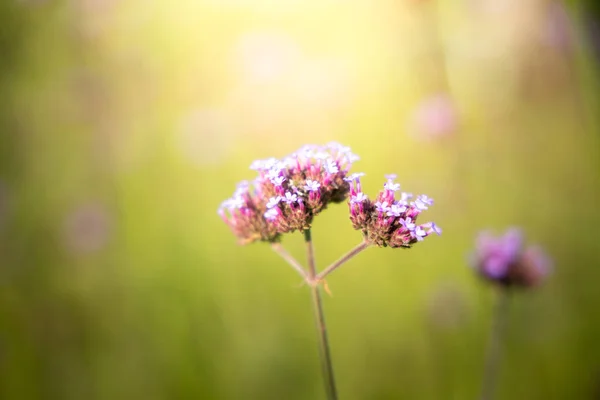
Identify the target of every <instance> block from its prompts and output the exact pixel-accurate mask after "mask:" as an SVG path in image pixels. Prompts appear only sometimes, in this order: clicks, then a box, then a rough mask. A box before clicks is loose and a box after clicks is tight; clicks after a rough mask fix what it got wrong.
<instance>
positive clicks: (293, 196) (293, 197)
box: [282, 192, 298, 204]
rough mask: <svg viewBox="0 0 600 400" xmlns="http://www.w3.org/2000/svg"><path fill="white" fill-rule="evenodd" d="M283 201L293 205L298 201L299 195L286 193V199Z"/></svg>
mask: <svg viewBox="0 0 600 400" xmlns="http://www.w3.org/2000/svg"><path fill="white" fill-rule="evenodd" d="M282 200H283V201H285V202H286V203H288V204H291V203H294V202H296V201H298V195H296V194H293V193H290V192H285V198H284V199H282Z"/></svg>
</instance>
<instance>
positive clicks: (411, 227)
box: [400, 217, 415, 232]
mask: <svg viewBox="0 0 600 400" xmlns="http://www.w3.org/2000/svg"><path fill="white" fill-rule="evenodd" d="M400 224H401V225H402V226H403V227H404V228H405V229H406V230H408V231H409V232H412V231H413V230H414V229H415V223H414V222H412V221H411V220H410V218H408V217H406V218H400Z"/></svg>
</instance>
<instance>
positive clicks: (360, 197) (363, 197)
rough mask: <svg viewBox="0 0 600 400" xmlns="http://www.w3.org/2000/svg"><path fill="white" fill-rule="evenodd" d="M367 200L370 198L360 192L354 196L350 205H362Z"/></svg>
mask: <svg viewBox="0 0 600 400" xmlns="http://www.w3.org/2000/svg"><path fill="white" fill-rule="evenodd" d="M367 199H368V197H367V196H366V195H365V194H364V193H363V192H358V193H357V194H355V195H354V196H352V197H351V198H350V203H351V204H356V203H362V202H363V201H365V200H367Z"/></svg>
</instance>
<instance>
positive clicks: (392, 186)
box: [383, 180, 400, 192]
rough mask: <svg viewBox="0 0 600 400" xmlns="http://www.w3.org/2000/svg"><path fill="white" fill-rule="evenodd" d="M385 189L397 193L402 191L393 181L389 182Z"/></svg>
mask: <svg viewBox="0 0 600 400" xmlns="http://www.w3.org/2000/svg"><path fill="white" fill-rule="evenodd" d="M383 187H384V188H385V189H387V190H391V191H392V192H397V191H398V190H400V184H399V183H394V182H392V181H391V180H389V181H387V182H386V183H385V185H383Z"/></svg>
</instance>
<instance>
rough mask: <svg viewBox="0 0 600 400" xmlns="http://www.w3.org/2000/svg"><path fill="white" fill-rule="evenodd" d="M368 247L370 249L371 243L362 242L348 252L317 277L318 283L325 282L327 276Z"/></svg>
mask: <svg viewBox="0 0 600 400" xmlns="http://www.w3.org/2000/svg"><path fill="white" fill-rule="evenodd" d="M367 247H369V243H368V242H366V241H362V242H360V243H359V244H357V245H356V246H355V247H354V248H353V249H352V250H350V251H349V252H347V253H346V254H344V255H343V256H342V257H340V258H339V259H338V260H337V261H335V262H334V263H333V264H331V265H330V266H329V267H327V268H325V269H324V270H323V271H321V273H319V274H318V275H317V276H316V277H315V279H316V281H317V282H318V281H321V280H323V279H324V278H325V277H326V276H327V275H329V274H330V273H332V272H333V271H335V270H336V269H337V268H338V267H340V266H341V265H342V264H344V263H345V262H346V261H348V260H350V259H351V258H352V257H354V256H356V255H357V254H358V253H360V252H361V251H363V250H365V249H366V248H367Z"/></svg>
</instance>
